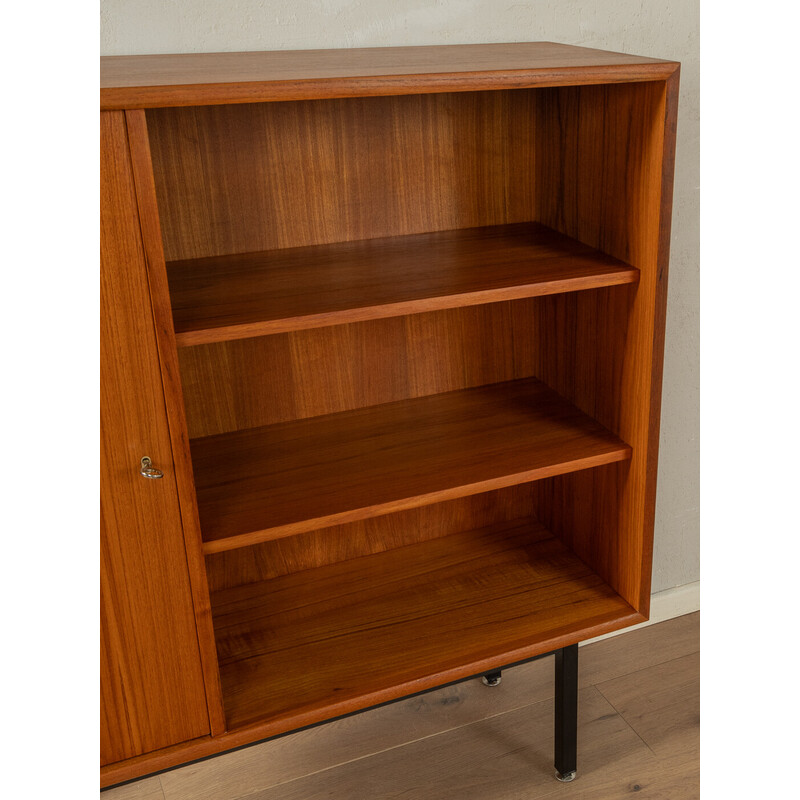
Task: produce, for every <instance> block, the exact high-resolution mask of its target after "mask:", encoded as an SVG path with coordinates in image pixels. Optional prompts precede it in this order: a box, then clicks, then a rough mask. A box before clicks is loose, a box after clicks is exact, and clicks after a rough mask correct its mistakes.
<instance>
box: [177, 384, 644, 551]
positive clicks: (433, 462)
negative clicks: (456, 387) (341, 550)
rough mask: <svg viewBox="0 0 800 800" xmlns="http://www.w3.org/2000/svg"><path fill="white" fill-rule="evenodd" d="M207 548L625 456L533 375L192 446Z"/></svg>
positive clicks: (618, 444) (610, 438)
mask: <svg viewBox="0 0 800 800" xmlns="http://www.w3.org/2000/svg"><path fill="white" fill-rule="evenodd" d="M191 447H192V460H193V462H194V470H195V484H196V486H197V500H198V505H199V508H200V525H201V528H202V530H203V539H204V541H205V545H204V549H205V552H206V553H213V552H220V551H222V550H226V549H231V548H233V547H243V546H245V545H249V544H255V543H257V542H262V541H266V540H268V539H275V538H280V537H282V536H290V535H293V534H296V533H303V532H305V531H309V530H314V529H316V528H323V527H327V526H329V525H335V524H340V523H344V522H351V521H355V520H358V519H365V518H367V517H370V516H376V515H380V514H388V513H390V512H392V511H400V510H403V509H404V508H412V507H414V506H421V505H427V504H429V503H436V502H441V501H443V500H450V499H452V498H455V497H464V496H466V495H470V494H475V493H477V492H483V491H488V490H491V489H499V488H502V487H504V486H511V485H514V484H518V483H523V482H526V481H532V480H536V479H539V478H544V477H548V476H551V475H557V474H562V473H565V472H570V471H573V470H576V469H586V468H589V467H594V466H599V465H601V464H609V463H612V462H614V461H620V460H624V459H626V458H629V457H630V448H629V447H628V446H627V445H626V444H624V443H623V442H621V441H620V440H619V439H617V438H616V437H615V436H613V435H612V434H610V433H609V432H608V431H607V430H605V429H604V428H603V427H602V426H600V425H598V424H597V423H596V422H595V421H594V420H592V419H590V418H589V417H587V416H585V415H584V414H582V413H581V412H579V411H578V410H577V409H576V408H574V406H571V405H569V404H568V403H565V402H564V400H563V398H561V397H559V395H557V394H555V392H553V391H551V390H550V389H548V388H547V387H546V386H545V385H544V384H542V383H541V382H539V381H537V380H536V379H535V378H529V379H525V380H519V381H513V382H509V383H503V384H495V385H492V386H487V387H479V388H475V389H466V390H463V391H457V392H447V393H444V394H440V395H433V396H431V397H421V398H415V399H412V400H404V401H399V402H396V403H386V404H384V405H381V406H373V407H369V408H363V409H356V410H354V411H346V412H342V413H340V414H331V415H329V416H325V417H314V418H310V419H306V420H297V421H293V422H288V423H280V424H277V425H270V426H266V427H263V428H254V429H248V430H245V431H236V432H233V433H229V434H221V435H218V436H209V437H205V438H203V439H196V440H193V441H192V443H191Z"/></svg>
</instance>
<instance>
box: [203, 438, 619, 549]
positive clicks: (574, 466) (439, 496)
mask: <svg viewBox="0 0 800 800" xmlns="http://www.w3.org/2000/svg"><path fill="white" fill-rule="evenodd" d="M631 453H632V450H631V447H630V446H629V445H626V444H621V445H620V447H618V448H617V449H615V450H612V451H609V452H607V453H604V454H602V455H598V456H591V457H587V458H580V459H577V460H575V461H568V462H562V463H559V464H554V465H550V466H547V467H540V468H537V469H533V470H528V471H525V472H520V473H515V474H513V475H502V476H500V477H497V478H493V479H491V480H486V481H480V482H479V483H473V484H467V485H463V486H457V487H453V488H449V489H442V490H440V491H437V492H431V493H430V494H425V495H415V496H413V497H406V498H402V499H398V500H393V501H390V502H387V503H379V504H377V505H373V506H367V507H362V508H356V509H352V510H348V511H341V512H339V513H336V514H330V515H326V516H324V517H317V518H314V519H306V520H301V521H299V522H291V523H288V524H286V525H278V526H276V527H274V528H267V529H263V530H258V531H250V532H248V533H241V534H236V535H234V536H227V537H225V538H220V539H213V540H210V541H206V542H204V543H203V552H204V553H205V554H206V555H210V554H212V553H222V552H225V551H226V550H236V549H238V548H240V547H248V546H250V545H254V544H260V543H261V542H268V541H273V540H275V539H283V538H285V537H287V536H295V535H296V534H299V533H308V532H309V531H314V530H319V529H321V528H329V527H331V526H333V525H341V524H344V523H347V522H355V521H357V520H361V519H368V518H371V517H380V516H383V515H385V514H391V513H393V512H395V511H404V510H406V509H409V508H418V507H420V506H427V505H432V504H434V503H440V502H443V501H445V500H453V499H456V498H459V497H468V496H469V495H473V494H481V493H482V492H489V491H493V490H495V489H504V488H506V487H508V486H516V485H517V484H520V483H530V482H532V481H536V480H542V479H544V478H552V477H554V476H556V475H565V474H567V473H569V472H578V471H580V470H584V469H591V468H592V467H600V466H604V465H605V464H613V463H615V462H617V461H626V460H629V459H630V458H631Z"/></svg>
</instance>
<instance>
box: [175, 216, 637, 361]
mask: <svg viewBox="0 0 800 800" xmlns="http://www.w3.org/2000/svg"><path fill="white" fill-rule="evenodd" d="M168 270H169V282H170V294H171V297H172V308H173V313H174V318H175V329H176V332H177V341H178V344H179V345H194V344H204V343H208V342H215V341H224V340H230V339H241V338H247V337H252V336H261V335H264V334H271V333H283V332H286V331H292V330H301V329H306V328H319V327H323V326H326V325H337V324H341V323H344V322H355V321H361V320H368V319H378V318H382V317H392V316H400V315H403V314H412V313H420V312H423V311H431V310H437V309H444V308H457V307H464V306H470V305H477V304H480V303H491V302H497V301H500V300H511V299H516V298H521V297H535V296H539V295H547V294H555V293H560V292H566V291H576V290H579V289H592V288H596V287H599V286H614V285H618V284H623V283H635V282H636V281H637V280H638V272H637V271H636V270H635V269H633V268H631V267H629V266H628V265H627V264H624V263H623V262H621V261H618V260H617V259H614V258H610V257H609V256H606V255H605V254H604V253H601V252H600V251H598V250H593V249H592V248H589V247H586V246H585V245H583V244H581V243H580V242H577V241H575V240H574V239H568V238H567V237H565V236H561V235H560V234H557V233H555V232H554V231H551V230H550V229H548V228H545V227H544V226H542V225H537V224H536V223H518V224H515V225H503V226H494V227H483V228H469V229H466V230H455V231H444V232H437V233H426V234H416V235H411V236H394V237H389V238H381V239H368V240H362V241H358V242H343V243H338V244H329V245H317V246H314V247H298V248H289V249H285V250H274V251H267V252H261V253H245V254H239V255H230V256H216V257H211V258H202V259H192V260H188V261H173V262H171V263H170V264H169V265H168Z"/></svg>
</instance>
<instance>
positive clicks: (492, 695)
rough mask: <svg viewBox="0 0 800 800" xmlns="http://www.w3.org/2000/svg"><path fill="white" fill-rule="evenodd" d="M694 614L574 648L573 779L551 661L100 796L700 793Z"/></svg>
mask: <svg viewBox="0 0 800 800" xmlns="http://www.w3.org/2000/svg"><path fill="white" fill-rule="evenodd" d="M699 627H700V620H699V614H688V615H686V616H684V617H678V618H677V619H673V620H669V621H667V622H662V623H660V624H658V625H652V626H650V627H647V628H641V629H639V630H636V631H633V632H631V633H626V634H621V635H619V636H616V637H613V638H610V639H605V640H603V641H601V642H596V643H594V644H590V645H587V646H585V647H582V648H581V650H580V686H581V689H580V698H579V708H580V714H579V730H578V736H579V739H578V777H577V779H576V780H575V781H573V782H572V783H568V784H561V783H558V782H557V781H556V780H555V779H554V777H553V767H552V763H553V699H552V694H553V689H552V686H553V659H552V658H547V659H543V660H541V661H535V662H533V663H530V664H525V665H523V666H520V667H515V668H514V669H510V670H506V671H505V672H504V673H503V681H502V684H501V685H500V686H499V687H497V688H492V689H490V688H487V687H485V686H483V685H482V684H481V683H480V681H478V680H473V681H467V682H465V683H461V684H459V685H457V686H451V687H448V688H446V689H440V690H438V691H435V692H430V693H428V694H426V695H422V696H420V697H416V698H411V699H409V700H404V701H402V702H399V703H395V704H393V705H389V706H385V707H383V708H378V709H374V710H372V711H367V712H364V713H363V714H358V715H355V716H352V717H348V718H347V719H343V720H339V721H337V722H332V723H329V724H327V725H323V726H321V727H317V728H313V729H311V730H307V731H302V732H300V733H296V734H293V735H291V736H287V737H284V738H282V739H277V740H275V741H273V742H265V743H263V744H260V745H255V746H253V747H249V748H246V749H243V750H239V751H237V752H234V753H229V754H225V755H221V756H218V757H217V758H214V759H211V760H208V761H204V762H200V763H198V764H193V765H189V766H186V767H182V768H180V769H175V770H172V771H170V772H165V773H163V774H161V775H156V776H153V777H150V778H146V779H144V780H141V781H137V782H135V783H130V784H127V785H124V786H118V787H116V788H112V789H108V790H106V791H105V792H103V793H102V800H240V798H247V800H323V798H325V800H390V798H391V799H392V800H394V798H398V799H400V798H401V799H402V800H523V798H524V800H536V799H537V798H544V797H552V798H554V800H555V798H557V797H559V796H571V797H574V798H581V800H616V798H623V797H628V796H630V795H632V794H635V795H636V796H637V798H652V799H653V800H655V799H656V798H659V800H693V799H694V798H698V797H699V796H700V789H699V783H700V766H699V746H700V736H699V706H700V699H699V685H700V665H699V660H700V631H699Z"/></svg>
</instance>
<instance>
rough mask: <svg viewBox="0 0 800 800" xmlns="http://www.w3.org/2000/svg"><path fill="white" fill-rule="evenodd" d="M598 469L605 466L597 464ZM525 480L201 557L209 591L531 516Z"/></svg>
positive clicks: (529, 490) (531, 493)
mask: <svg viewBox="0 0 800 800" xmlns="http://www.w3.org/2000/svg"><path fill="white" fill-rule="evenodd" d="M598 469H605V468H604V467H598ZM534 494H535V492H534V490H533V488H532V486H531V485H530V484H520V485H518V486H509V487H507V488H505V489H498V490H497V491H494V492H481V493H480V494H474V495H469V496H468V497H459V498H457V499H455V500H448V501H447V502H444V503H433V504H432V505H428V506H420V507H417V508H409V509H406V510H405V511H398V512H395V513H394V514H385V515H383V516H380V517H370V518H368V519H363V520H358V521H356V522H350V523H347V524H345V525H335V526H333V527H330V528H322V529H320V530H315V531H309V532H308V533H300V534H297V535H296V536H285V537H283V538H281V539H274V540H272V541H268V542H262V543H260V544H255V545H252V546H250V547H238V548H236V549H235V550H225V551H223V552H221V553H211V554H209V555H207V556H206V564H207V567H208V584H209V588H210V589H211V591H212V592H214V591H218V590H220V589H230V588H232V587H234V586H241V585H242V584H245V583H256V582H258V581H264V580H269V579H270V578H277V577H278V576H280V575H289V574H291V573H294V572H302V571H304V570H309V569H314V568H315V567H322V566H326V565H328V564H335V563H337V562H339V561H348V560H350V559H352V558H359V557H360V556H365V555H372V554H373V553H382V552H384V551H386V550H394V549H396V548H398V547H405V546H407V545H411V544H417V543H418V542H425V541H428V540H429V539H436V538H438V537H440V536H449V535H450V534H453V533H460V532H462V531H465V530H471V529H473V528H484V527H486V526H488V525H493V524H495V523H498V522H507V521H509V520H513V519H520V518H522V517H529V516H533V515H535V513H536V508H535V505H534Z"/></svg>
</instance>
